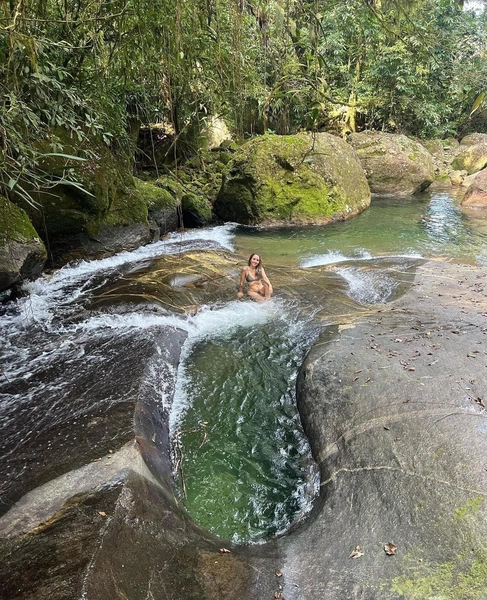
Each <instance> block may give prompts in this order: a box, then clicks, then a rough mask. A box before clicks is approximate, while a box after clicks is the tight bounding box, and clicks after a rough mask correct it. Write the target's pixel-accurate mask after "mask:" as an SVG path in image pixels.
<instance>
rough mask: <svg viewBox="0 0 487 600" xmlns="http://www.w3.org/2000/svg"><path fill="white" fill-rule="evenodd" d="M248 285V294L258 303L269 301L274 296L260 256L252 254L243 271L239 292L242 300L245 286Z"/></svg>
mask: <svg viewBox="0 0 487 600" xmlns="http://www.w3.org/2000/svg"><path fill="white" fill-rule="evenodd" d="M245 283H247V294H248V295H249V296H250V297H251V298H252V300H257V302H263V301H264V300H269V298H270V297H271V296H272V285H271V282H270V281H269V279H268V277H267V275H266V274H265V271H264V267H263V266H262V262H261V260H260V256H259V255H258V254H255V253H254V254H251V255H250V258H249V262H248V266H247V267H244V268H243V269H242V273H241V274H240V287H239V290H238V297H239V298H242V297H243V295H244V291H243V290H244V285H245Z"/></svg>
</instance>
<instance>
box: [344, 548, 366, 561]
mask: <svg viewBox="0 0 487 600" xmlns="http://www.w3.org/2000/svg"><path fill="white" fill-rule="evenodd" d="M363 555H364V553H363V552H362V548H361V547H360V546H355V550H354V551H353V552H352V553H351V554H350V556H349V557H348V558H360V557H361V556H363Z"/></svg>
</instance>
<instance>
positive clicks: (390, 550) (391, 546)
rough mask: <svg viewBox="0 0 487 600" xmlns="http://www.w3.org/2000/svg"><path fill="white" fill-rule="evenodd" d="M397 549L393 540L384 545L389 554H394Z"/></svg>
mask: <svg viewBox="0 0 487 600" xmlns="http://www.w3.org/2000/svg"><path fill="white" fill-rule="evenodd" d="M396 551H397V548H396V546H395V545H394V544H393V543H392V542H389V543H387V544H385V546H384V552H385V553H386V554H388V555H389V556H392V555H393V554H396Z"/></svg>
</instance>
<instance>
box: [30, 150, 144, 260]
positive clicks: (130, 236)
mask: <svg viewBox="0 0 487 600" xmlns="http://www.w3.org/2000/svg"><path fill="white" fill-rule="evenodd" d="M40 150H44V148H42V147H41V148H40ZM90 150H91V156H90V158H88V159H85V160H84V161H82V162H76V163H74V162H72V163H71V164H70V161H69V160H67V159H66V158H65V157H63V155H47V156H46V157H45V158H44V159H42V160H41V162H40V165H41V167H42V168H43V169H44V170H45V171H46V172H48V173H51V174H52V175H53V178H54V179H55V177H56V176H57V175H59V173H62V172H63V171H64V169H65V168H66V166H68V167H71V168H72V167H73V164H74V165H76V177H77V181H76V184H75V185H73V184H71V183H69V182H66V180H65V179H64V180H63V179H61V180H60V183H58V184H57V185H54V186H53V187H52V188H50V189H49V190H48V192H42V191H41V192H38V191H35V190H32V191H31V195H32V197H33V198H34V199H35V200H36V202H38V203H39V205H40V206H41V210H32V209H31V207H30V206H28V205H24V204H22V206H23V208H25V210H26V211H27V212H28V214H29V216H30V218H31V220H32V222H33V224H34V226H35V227H36V229H37V230H38V231H39V232H40V233H41V235H42V236H45V237H46V240H49V246H50V249H51V252H52V254H53V258H54V261H55V262H56V260H57V259H58V258H59V259H60V260H61V262H63V258H64V259H66V258H68V259H69V258H74V257H77V256H84V255H89V256H100V255H108V254H112V253H114V252H118V251H120V250H125V249H133V248H136V247H138V246H140V245H143V244H146V243H147V242H148V241H149V240H150V233H149V223H148V220H147V212H148V210H147V202H146V201H145V200H144V197H143V194H142V193H141V191H140V190H139V189H137V187H136V185H135V181H134V177H133V176H132V165H131V163H130V160H129V158H128V156H126V155H125V154H123V153H118V152H116V151H112V150H111V149H110V148H107V147H106V146H105V145H104V144H101V143H97V142H96V141H94V140H93V141H92V145H91V146H90ZM64 152H65V153H66V154H70V155H73V156H78V157H81V155H82V150H81V149H80V148H79V147H78V146H77V145H76V144H75V143H74V142H73V141H72V140H69V139H67V140H65V141H64Z"/></svg>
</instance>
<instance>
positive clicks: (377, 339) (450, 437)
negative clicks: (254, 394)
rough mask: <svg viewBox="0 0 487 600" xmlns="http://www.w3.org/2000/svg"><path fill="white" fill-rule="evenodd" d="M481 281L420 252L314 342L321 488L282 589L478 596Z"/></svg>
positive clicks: (309, 367)
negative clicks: (366, 304)
mask: <svg viewBox="0 0 487 600" xmlns="http://www.w3.org/2000/svg"><path fill="white" fill-rule="evenodd" d="M485 283H486V280H485V276H484V274H483V273H482V272H481V271H480V270H479V269H477V268H474V267H460V268H459V267H458V266H456V265H450V264H448V265H445V264H441V263H427V264H425V265H423V266H422V267H419V269H418V275H417V279H416V284H415V286H414V287H413V289H412V290H411V291H410V292H408V293H407V294H406V295H405V296H404V297H403V298H402V299H400V300H398V301H397V302H395V303H393V304H392V305H390V306H388V307H387V308H385V309H384V310H382V311H380V312H378V313H376V314H374V315H370V316H368V317H366V316H361V317H359V318H358V319H357V320H356V321H355V322H353V323H351V324H350V325H349V326H347V327H343V326H340V324H337V325H334V326H331V327H330V328H329V329H328V330H327V331H326V332H325V333H324V334H323V336H322V338H321V340H320V341H319V342H318V343H317V344H316V345H315V347H314V348H313V350H312V351H311V353H310V354H309V356H308V358H307V361H306V364H305V365H304V367H303V369H302V372H301V374H300V379H299V382H298V397H299V408H300V412H301V415H302V419H303V423H304V425H305V429H306V431H307V433H308V435H309V439H310V443H311V445H312V448H313V452H314V455H315V457H316V460H317V462H318V463H319V466H320V470H321V476H322V483H321V498H320V501H319V502H318V504H317V506H316V507H315V514H314V516H312V517H311V518H310V519H309V520H308V523H307V525H306V526H305V527H304V528H303V529H302V530H301V531H299V532H297V533H296V535H291V536H289V537H288V538H286V539H285V540H283V544H282V545H283V547H284V548H286V555H287V562H286V565H285V569H284V571H285V573H286V574H287V577H286V583H287V585H286V588H285V592H286V593H285V597H286V598H296V599H297V598H313V599H314V598H337V599H341V598H363V599H365V598H371V599H372V598H377V597H381V598H433V597H434V598H437V597H438V598H448V599H450V598H451V599H454V598H470V599H473V598H485V597H486V594H487V557H486V555H485V547H486V541H487V537H486V536H487V525H486V522H485V518H484V510H485V499H486V495H487V475H486V472H485V464H486V462H487V450H486V444H485V441H486V435H487V420H486V414H485V407H484V404H485V401H486V396H487V390H486V387H485V379H484V377H483V375H482V373H483V372H484V369H485V365H486V355H485V352H484V350H483V344H485V335H486V334H487V325H486V323H485V315H486V308H487V303H486V300H485V292H484V286H485ZM388 543H393V544H394V545H395V546H396V548H397V552H396V554H395V555H388V554H387V553H386V552H385V550H384V547H385V545H386V544H388ZM357 546H359V547H360V549H361V552H363V554H362V555H361V556H358V557H356V558H349V556H350V555H351V554H352V552H353V551H354V549H355V548H356V547H357Z"/></svg>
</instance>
